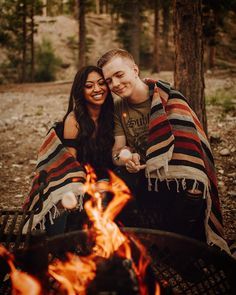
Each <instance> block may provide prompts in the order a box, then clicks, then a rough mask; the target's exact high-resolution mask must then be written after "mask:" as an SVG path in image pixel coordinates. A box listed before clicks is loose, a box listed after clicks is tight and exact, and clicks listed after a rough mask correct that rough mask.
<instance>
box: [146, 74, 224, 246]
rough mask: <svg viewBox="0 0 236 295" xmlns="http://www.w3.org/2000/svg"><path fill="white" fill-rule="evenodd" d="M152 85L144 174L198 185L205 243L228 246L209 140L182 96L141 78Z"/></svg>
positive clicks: (189, 186)
mask: <svg viewBox="0 0 236 295" xmlns="http://www.w3.org/2000/svg"><path fill="white" fill-rule="evenodd" d="M145 83H147V84H149V85H150V87H151V89H153V99H152V105H151V114H150V122H149V138H148V149H147V154H146V156H147V162H146V176H147V177H148V179H149V189H153V188H152V182H151V178H154V179H156V180H160V181H163V180H166V181H167V182H168V181H169V180H173V179H174V180H176V183H177V189H178V186H180V185H181V186H182V187H183V189H184V190H185V189H195V188H196V189H199V190H201V191H202V192H203V196H204V198H206V203H207V209H206V218H205V229H206V237H207V242H208V244H215V245H217V246H219V247H220V248H221V249H224V250H226V251H227V252H229V250H228V245H227V243H226V241H225V240H224V239H223V226H222V216H221V210H220V203H219V197H218V191H217V179H216V174H215V168H214V161H213V157H212V153H211V148H210V144H209V142H208V139H207V137H206V135H205V133H204V131H203V129H202V126H201V124H200V122H199V120H198V118H197V116H196V114H195V113H194V111H193V110H192V109H191V108H190V106H189V105H188V103H187V101H186V99H185V97H184V96H183V95H182V94H181V93H180V92H178V91H176V90H174V89H172V88H171V87H170V85H169V84H168V83H166V82H163V81H158V82H156V83H154V81H153V80H150V79H145Z"/></svg>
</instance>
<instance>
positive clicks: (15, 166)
mask: <svg viewBox="0 0 236 295" xmlns="http://www.w3.org/2000/svg"><path fill="white" fill-rule="evenodd" d="M11 166H12V167H13V168H21V167H22V165H19V164H12V165H11Z"/></svg>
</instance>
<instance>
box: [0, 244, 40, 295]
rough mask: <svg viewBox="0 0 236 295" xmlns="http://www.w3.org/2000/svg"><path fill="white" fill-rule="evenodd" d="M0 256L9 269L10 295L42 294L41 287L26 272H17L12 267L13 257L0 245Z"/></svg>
mask: <svg viewBox="0 0 236 295" xmlns="http://www.w3.org/2000/svg"><path fill="white" fill-rule="evenodd" d="M0 256H2V257H3V258H5V259H6V262H7V263H8V265H9V267H10V278H11V282H12V295H25V294H32V295H40V294H42V287H41V284H40V283H39V282H38V280H37V279H36V278H34V277H33V276H32V275H29V274H27V273H26V272H23V271H20V270H17V269H16V267H15V265H14V258H13V256H12V255H11V253H9V252H8V251H7V250H6V249H5V248H4V247H3V246H2V245H0Z"/></svg>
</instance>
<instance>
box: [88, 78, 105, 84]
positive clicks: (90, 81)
mask: <svg viewBox="0 0 236 295" xmlns="http://www.w3.org/2000/svg"><path fill="white" fill-rule="evenodd" d="M100 80H104V78H100V79H98V80H96V81H89V80H87V81H86V83H94V82H99V81H100Z"/></svg>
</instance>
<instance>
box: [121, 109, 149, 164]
mask: <svg viewBox="0 0 236 295" xmlns="http://www.w3.org/2000/svg"><path fill="white" fill-rule="evenodd" d="M136 115H137V114H136ZM149 117H150V114H149V113H148V114H146V115H141V116H139V117H137V116H136V117H135V118H132V117H126V120H124V121H125V122H124V124H125V125H126V128H125V129H126V132H127V133H128V134H126V136H127V141H128V144H129V145H130V146H132V147H133V148H134V150H135V151H136V152H138V153H139V154H140V156H141V161H142V162H145V154H146V149H147V138H148V123H149Z"/></svg>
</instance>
